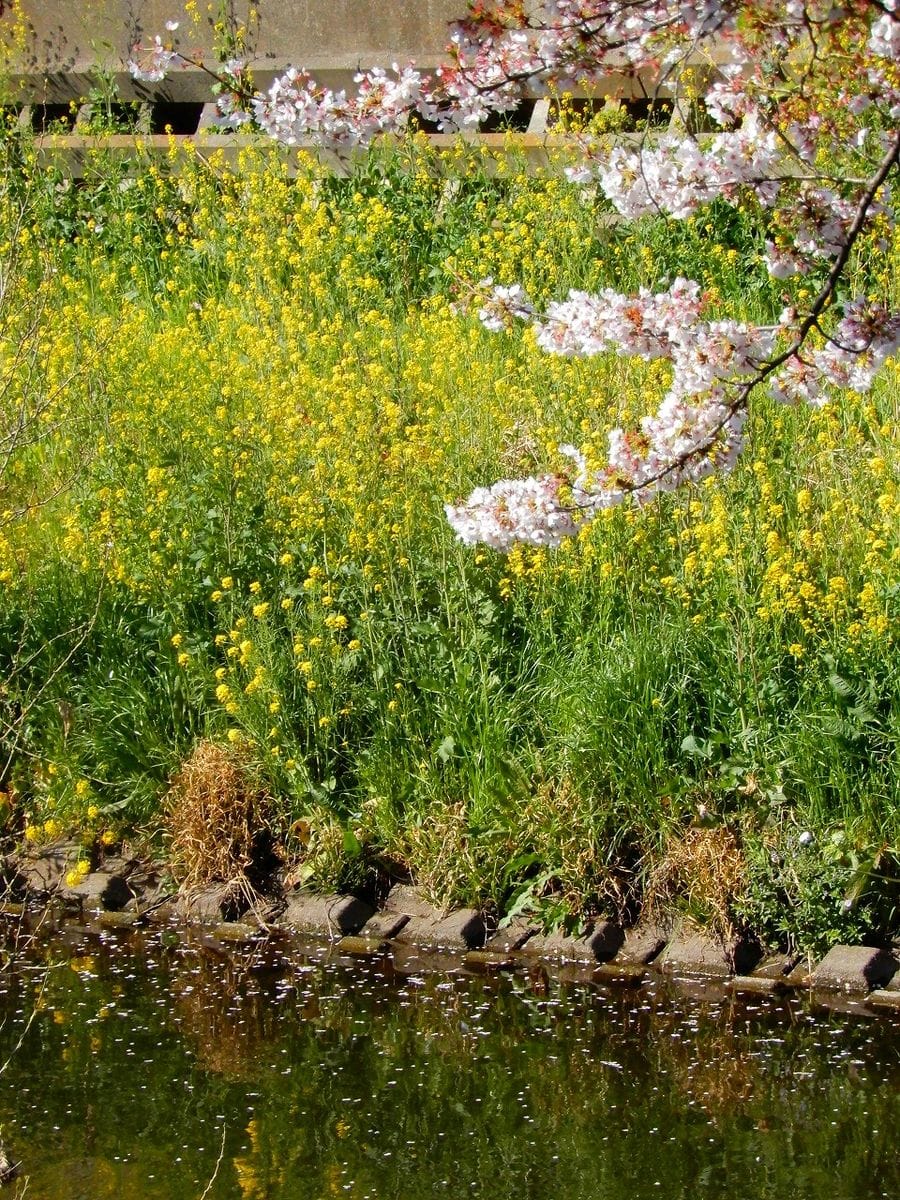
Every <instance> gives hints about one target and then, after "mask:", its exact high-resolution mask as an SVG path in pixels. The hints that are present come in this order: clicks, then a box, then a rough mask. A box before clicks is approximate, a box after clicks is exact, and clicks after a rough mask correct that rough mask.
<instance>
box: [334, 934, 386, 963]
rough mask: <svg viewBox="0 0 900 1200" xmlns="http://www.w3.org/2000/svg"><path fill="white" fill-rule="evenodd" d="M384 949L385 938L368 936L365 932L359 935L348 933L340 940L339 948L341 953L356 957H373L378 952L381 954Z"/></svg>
mask: <svg viewBox="0 0 900 1200" xmlns="http://www.w3.org/2000/svg"><path fill="white" fill-rule="evenodd" d="M363 928H365V926H364V927H363ZM384 949H385V945H384V939H383V938H378V937H366V936H365V934H360V935H359V936H357V935H355V934H352V933H348V934H347V936H346V937H342V938H341V940H340V941H339V942H338V950H340V952H341V954H352V955H353V957H354V958H372V957H374V956H375V955H376V954H381V953H382V952H383V951H384Z"/></svg>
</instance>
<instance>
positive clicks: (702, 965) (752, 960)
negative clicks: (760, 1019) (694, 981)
mask: <svg viewBox="0 0 900 1200" xmlns="http://www.w3.org/2000/svg"><path fill="white" fill-rule="evenodd" d="M759 958H760V952H759V950H758V948H756V947H754V946H752V945H751V944H749V943H747V942H741V941H738V942H736V943H734V945H732V946H727V947H723V946H722V945H720V944H719V943H718V942H715V941H713V939H712V938H711V937H709V936H707V935H706V934H704V933H699V932H695V931H691V930H689V929H682V930H679V931H678V932H677V933H675V935H674V936H673V938H672V940H671V941H670V942H669V944H668V945H667V946H666V948H665V950H663V952H662V954H661V955H660V956H659V958H658V960H657V965H658V966H659V967H660V968H661V969H662V970H663V971H666V972H667V973H669V974H685V975H710V976H713V977H716V976H718V977H720V978H724V977H726V976H728V975H734V974H737V975H746V974H749V972H751V971H752V970H753V968H754V967H755V966H756V964H757V963H758V962H759Z"/></svg>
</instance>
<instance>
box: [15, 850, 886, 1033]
mask: <svg viewBox="0 0 900 1200" xmlns="http://www.w3.org/2000/svg"><path fill="white" fill-rule="evenodd" d="M77 852H78V848H77V847H75V846H71V845H67V844H65V843H60V844H57V845H55V846H51V847H45V848H42V849H41V850H40V851H39V852H37V851H36V852H33V853H29V854H24V855H17V856H12V857H10V858H7V859H6V860H5V861H0V902H2V908H3V909H4V910H5V911H6V912H7V913H10V912H12V913H15V912H17V911H20V910H21V909H24V908H25V907H26V906H28V905H33V904H36V903H44V904H48V903H50V904H55V905H58V906H59V907H60V909H61V910H63V911H70V912H72V913H74V914H77V915H78V916H79V918H80V919H82V920H88V921H92V922H93V923H95V924H96V925H97V926H98V927H99V928H106V929H113V928H129V927H131V926H137V925H141V924H147V923H154V924H158V923H173V924H179V923H187V924H200V925H203V926H206V927H208V929H209V931H210V933H211V935H212V936H214V937H215V939H217V940H218V941H221V942H243V941H252V940H253V939H257V938H260V937H265V936H290V935H291V934H296V935H299V936H303V937H317V938H326V939H328V940H329V941H331V942H333V943H335V944H336V948H337V949H338V950H339V952H341V953H347V954H351V955H362V956H369V955H374V954H380V953H385V952H387V951H389V950H390V951H393V953H394V955H395V958H399V959H400V960H402V961H406V962H409V963H410V964H411V969H414V970H416V971H423V970H426V971H427V970H434V971H441V970H453V969H458V968H459V967H460V965H462V966H464V967H465V968H467V969H470V970H480V971H490V970H514V969H516V968H517V967H523V966H527V965H528V964H534V963H537V962H542V963H544V964H546V965H547V967H548V969H549V970H550V971H552V972H555V973H556V974H558V975H559V977H560V978H564V979H569V980H584V981H589V980H593V981H596V982H598V983H604V982H606V983H618V984H622V985H630V986H640V985H641V984H643V983H644V982H649V981H651V980H652V979H653V978H654V977H656V978H660V977H662V978H668V979H671V980H673V981H675V982H676V983H678V984H679V985H681V986H685V987H688V988H691V987H696V986H699V987H701V988H704V989H709V988H711V987H718V988H724V989H726V990H729V991H732V992H735V993H749V994H758V995H771V994H784V993H788V992H796V991H806V992H809V993H811V998H812V1001H813V1003H814V1004H816V1005H819V1006H822V1007H825V1008H829V1009H842V1010H847V1011H856V1012H865V1011H874V1012H877V1011H887V1012H893V1013H896V1014H900V951H898V948H897V947H896V946H895V947H894V948H893V949H890V948H886V947H880V946H834V947H832V949H831V950H829V952H828V953H827V954H826V955H825V957H824V958H822V959H821V961H819V962H811V961H809V960H807V959H806V958H801V957H800V956H797V955H795V956H786V955H784V954H766V953H765V952H764V951H763V949H762V948H761V947H760V946H759V945H758V944H756V943H754V942H751V941H737V942H735V943H734V944H732V945H730V946H723V945H721V944H720V943H719V942H717V941H715V940H713V939H712V938H710V937H709V936H708V935H707V934H705V933H704V932H703V931H701V930H698V929H696V928H694V927H692V926H690V925H688V924H679V923H675V924H673V925H672V926H671V927H663V926H657V925H654V924H650V923H647V922H644V923H640V924H638V925H636V926H634V927H633V928H624V927H622V926H621V925H620V924H618V923H617V922H616V921H614V920H608V919H598V920H596V921H594V922H593V923H592V924H591V925H590V926H589V927H588V928H587V929H586V930H585V931H584V932H582V933H580V934H578V935H577V936H576V935H569V934H565V933H562V932H556V933H550V934H545V933H543V932H542V931H541V930H540V929H539V928H538V927H537V926H535V925H534V924H533V923H531V922H529V921H528V920H527V919H523V918H518V919H515V920H513V921H512V922H510V923H508V924H502V923H501V924H500V925H498V924H497V922H496V921H495V920H494V919H493V918H492V917H491V916H490V914H488V913H485V912H481V911H478V910H476V909H470V908H461V909H455V910H453V911H450V912H445V911H442V910H439V909H437V908H435V907H434V906H433V905H431V904H430V903H428V901H427V900H426V899H425V898H424V897H423V896H422V894H421V893H420V892H419V891H417V889H416V888H414V887H411V886H409V885H407V884H395V885H394V886H393V887H392V888H391V889H390V890H389V891H388V893H387V895H386V896H385V897H384V898H383V899H382V901H381V903H380V904H378V905H377V906H376V904H375V903H373V902H372V901H371V900H370V899H366V898H364V897H362V896H355V895H328V896H323V895H318V894H315V893H312V892H308V891H305V890H295V891H289V892H287V893H281V894H278V895H276V896H268V897H265V898H264V899H260V898H259V897H258V896H255V895H254V894H253V893H252V892H251V891H250V890H249V888H247V887H240V886H236V885H234V884H232V885H225V884H221V885H217V886H213V887H210V888H208V889H206V890H204V891H199V892H192V893H190V894H183V893H182V894H178V893H175V894H173V893H172V891H171V888H170V886H169V885H167V883H166V882H165V881H164V880H163V878H162V877H161V876H160V875H159V873H158V872H157V871H156V870H155V868H153V867H152V866H148V864H146V863H145V862H142V861H140V860H138V859H134V858H127V857H115V858H107V859H106V860H105V861H104V862H103V864H102V866H101V867H100V868H99V869H97V870H95V871H92V872H90V873H89V874H87V875H81V876H78V875H73V873H72V867H71V864H72V862H73V861H74V859H75V858H76V857H77Z"/></svg>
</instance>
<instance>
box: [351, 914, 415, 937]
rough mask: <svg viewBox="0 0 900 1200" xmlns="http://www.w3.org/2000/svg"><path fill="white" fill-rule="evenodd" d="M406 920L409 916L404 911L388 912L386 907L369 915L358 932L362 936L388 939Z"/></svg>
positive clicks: (395, 933)
mask: <svg viewBox="0 0 900 1200" xmlns="http://www.w3.org/2000/svg"><path fill="white" fill-rule="evenodd" d="M408 921H409V917H408V916H407V915H406V913H398V912H389V911H388V909H382V910H381V912H377V913H374V914H373V915H372V916H371V917H369V919H368V921H366V923H365V925H363V927H362V929H361V930H360V931H359V932H360V934H361V936H362V937H364V938H377V939H378V940H381V941H390V939H391V938H394V937H396V936H397V934H398V933H399V932H400V930H401V929H402V928H403V926H404V925H406V923H407V922H408Z"/></svg>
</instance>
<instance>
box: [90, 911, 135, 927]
mask: <svg viewBox="0 0 900 1200" xmlns="http://www.w3.org/2000/svg"><path fill="white" fill-rule="evenodd" d="M139 920H140V918H139V917H138V915H137V913H133V912H121V911H119V912H101V913H98V914H97V924H98V925H99V926H100V928H101V929H133V928H134V927H135V925H137V923H138V921H139Z"/></svg>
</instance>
